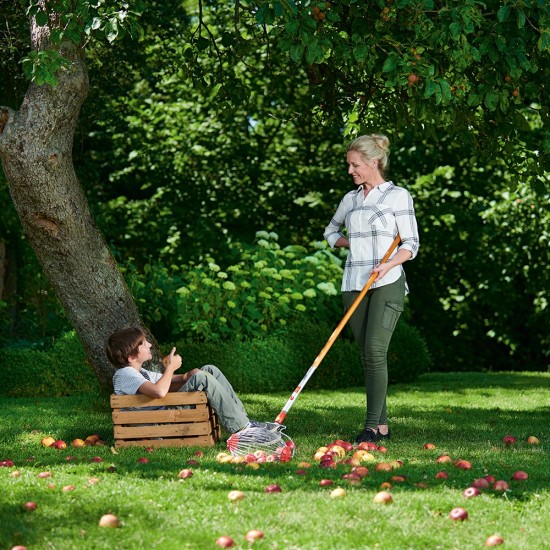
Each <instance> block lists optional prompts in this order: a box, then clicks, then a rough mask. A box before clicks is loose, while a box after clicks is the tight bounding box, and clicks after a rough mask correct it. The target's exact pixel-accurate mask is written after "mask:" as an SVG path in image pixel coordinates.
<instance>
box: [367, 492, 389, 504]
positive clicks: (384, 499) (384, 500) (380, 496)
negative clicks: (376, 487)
mask: <svg viewBox="0 0 550 550" xmlns="http://www.w3.org/2000/svg"><path fill="white" fill-rule="evenodd" d="M372 500H373V502H376V503H377V504H391V503H392V502H393V497H392V496H391V493H389V492H388V491H380V492H379V493H376V494H375V495H374V498H373V499H372Z"/></svg>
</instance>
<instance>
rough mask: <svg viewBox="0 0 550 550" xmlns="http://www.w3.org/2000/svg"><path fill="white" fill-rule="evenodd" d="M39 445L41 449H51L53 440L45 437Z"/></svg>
mask: <svg viewBox="0 0 550 550" xmlns="http://www.w3.org/2000/svg"><path fill="white" fill-rule="evenodd" d="M40 443H41V444H42V446H43V447H51V446H52V445H53V444H54V443H55V439H54V438H53V437H51V436H47V437H44V438H42V441H41V442H40Z"/></svg>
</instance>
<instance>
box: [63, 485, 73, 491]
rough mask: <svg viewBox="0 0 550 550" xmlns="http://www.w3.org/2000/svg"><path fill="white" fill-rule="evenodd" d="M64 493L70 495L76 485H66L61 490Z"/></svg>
mask: <svg viewBox="0 0 550 550" xmlns="http://www.w3.org/2000/svg"><path fill="white" fill-rule="evenodd" d="M61 490H62V491H63V492H64V493H68V492H70V491H74V490H75V486H74V485H65V486H64V487H63V489H61Z"/></svg>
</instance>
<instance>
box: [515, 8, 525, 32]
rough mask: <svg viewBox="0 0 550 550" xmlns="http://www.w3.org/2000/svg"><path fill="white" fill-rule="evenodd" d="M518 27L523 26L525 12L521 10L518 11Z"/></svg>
mask: <svg viewBox="0 0 550 550" xmlns="http://www.w3.org/2000/svg"><path fill="white" fill-rule="evenodd" d="M517 17H518V29H522V28H523V27H524V26H525V20H526V18H525V14H524V13H523V12H522V11H518V16H517Z"/></svg>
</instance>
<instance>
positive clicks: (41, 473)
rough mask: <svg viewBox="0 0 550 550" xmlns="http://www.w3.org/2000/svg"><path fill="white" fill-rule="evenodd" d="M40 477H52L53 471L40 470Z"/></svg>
mask: <svg viewBox="0 0 550 550" xmlns="http://www.w3.org/2000/svg"><path fill="white" fill-rule="evenodd" d="M38 477H39V478H40V479H44V478H47V477H52V473H51V472H40V473H39V474H38Z"/></svg>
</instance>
